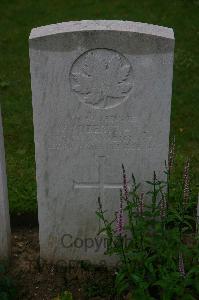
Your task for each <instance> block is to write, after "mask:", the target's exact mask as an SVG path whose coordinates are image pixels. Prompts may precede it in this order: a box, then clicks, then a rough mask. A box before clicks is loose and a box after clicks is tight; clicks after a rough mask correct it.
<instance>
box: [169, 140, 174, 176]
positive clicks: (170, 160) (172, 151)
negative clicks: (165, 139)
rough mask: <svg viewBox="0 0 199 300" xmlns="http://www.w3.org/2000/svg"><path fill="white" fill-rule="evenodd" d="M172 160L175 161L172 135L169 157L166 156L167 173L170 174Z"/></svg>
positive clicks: (172, 164) (172, 165)
mask: <svg viewBox="0 0 199 300" xmlns="http://www.w3.org/2000/svg"><path fill="white" fill-rule="evenodd" d="M174 161H175V136H174V137H173V140H172V142H171V144H170V147H169V158H168V168H169V170H168V171H169V175H170V174H171V172H172V170H173V167H174Z"/></svg>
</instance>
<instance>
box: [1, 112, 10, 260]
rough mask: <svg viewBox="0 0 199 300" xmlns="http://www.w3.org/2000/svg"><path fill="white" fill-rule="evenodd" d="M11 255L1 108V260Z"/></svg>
mask: <svg viewBox="0 0 199 300" xmlns="http://www.w3.org/2000/svg"><path fill="white" fill-rule="evenodd" d="M9 256H10V216H9V205H8V192H7V178H6V165H5V150H4V138H3V127H2V120H1V109H0V260H1V261H2V260H7V259H9Z"/></svg>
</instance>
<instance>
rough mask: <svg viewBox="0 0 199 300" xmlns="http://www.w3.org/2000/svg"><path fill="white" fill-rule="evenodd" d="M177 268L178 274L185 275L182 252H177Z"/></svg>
mask: <svg viewBox="0 0 199 300" xmlns="http://www.w3.org/2000/svg"><path fill="white" fill-rule="evenodd" d="M178 270H179V272H180V274H181V275H182V276H183V277H185V275H186V274H185V268H184V260H183V256H182V253H179V261H178Z"/></svg>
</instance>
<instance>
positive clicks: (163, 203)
mask: <svg viewBox="0 0 199 300" xmlns="http://www.w3.org/2000/svg"><path fill="white" fill-rule="evenodd" d="M166 209H167V202H166V197H165V195H162V199H161V202H160V216H161V219H164V218H165V216H166Z"/></svg>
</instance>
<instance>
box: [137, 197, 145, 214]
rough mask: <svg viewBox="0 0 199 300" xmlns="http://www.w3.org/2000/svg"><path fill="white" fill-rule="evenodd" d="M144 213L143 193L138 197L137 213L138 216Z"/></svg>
mask: <svg viewBox="0 0 199 300" xmlns="http://www.w3.org/2000/svg"><path fill="white" fill-rule="evenodd" d="M143 212H144V192H142V193H141V195H140V200H139V205H138V213H139V215H140V216H142V215H143Z"/></svg>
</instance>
